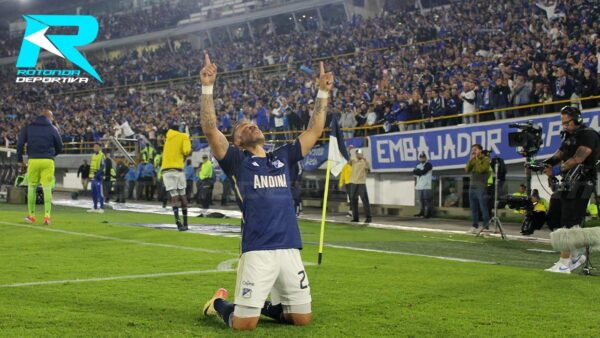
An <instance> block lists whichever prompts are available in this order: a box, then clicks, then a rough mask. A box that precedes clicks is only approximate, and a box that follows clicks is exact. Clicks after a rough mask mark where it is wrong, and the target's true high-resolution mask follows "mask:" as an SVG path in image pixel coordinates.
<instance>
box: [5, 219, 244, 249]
mask: <svg viewBox="0 0 600 338" xmlns="http://www.w3.org/2000/svg"><path fill="white" fill-rule="evenodd" d="M0 224H5V225H12V226H17V227H22V228H29V229H34V230H42V231H49V232H57V233H61V234H66V235H74V236H83V237H89V238H96V239H102V240H107V241H118V242H125V243H131V244H138V245H145V246H156V247H161V248H169V249H179V250H188V251H196V252H206V253H212V254H225V255H235V256H237V255H238V254H237V253H232V252H230V251H223V250H211V249H204V248H196V247H190V246H181V245H174V244H164V243H152V242H144V241H138V240H135V239H125V238H119V237H109V236H103V235H96V234H89V233H85V232H76V231H68V230H61V229H56V228H49V227H43V226H35V225H28V224H19V223H11V222H1V221H0Z"/></svg>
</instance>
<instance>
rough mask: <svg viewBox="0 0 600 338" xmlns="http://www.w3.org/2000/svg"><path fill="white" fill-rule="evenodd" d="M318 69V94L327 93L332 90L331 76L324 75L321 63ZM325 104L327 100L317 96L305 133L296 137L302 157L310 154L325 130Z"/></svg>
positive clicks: (329, 73) (329, 74)
mask: <svg viewBox="0 0 600 338" xmlns="http://www.w3.org/2000/svg"><path fill="white" fill-rule="evenodd" d="M320 68H321V72H320V75H319V92H322V91H323V92H327V93H329V92H330V91H331V88H333V74H332V73H331V72H328V73H325V67H324V66H323V62H321V63H320ZM327 103H328V99H327V98H319V97H318V96H317V98H316V100H315V110H314V112H313V114H312V116H311V117H310V121H309V122H308V127H307V128H306V131H304V132H303V133H302V134H300V136H299V137H298V139H299V140H300V145H301V147H302V156H306V155H307V154H308V153H309V152H310V150H311V149H312V147H313V146H314V145H315V144H316V143H317V141H318V140H319V137H321V134H323V129H324V128H325V119H326V116H327Z"/></svg>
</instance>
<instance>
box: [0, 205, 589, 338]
mask: <svg viewBox="0 0 600 338" xmlns="http://www.w3.org/2000/svg"><path fill="white" fill-rule="evenodd" d="M24 216H25V206H13V205H7V204H0V266H1V267H2V273H0V336H2V337H21V336H29V337H40V336H53V337H66V336H79V337H96V336H144V337H182V336H199V337H221V336H233V335H239V334H240V333H235V332H233V331H231V330H230V329H228V328H226V327H225V325H224V324H223V323H222V322H221V321H220V320H217V319H216V318H214V317H213V318H205V317H203V316H202V315H201V307H202V305H203V304H204V302H205V301H206V300H207V299H208V298H210V297H211V295H212V294H213V293H214V291H215V290H216V289H217V288H219V287H226V288H228V289H229V290H230V291H233V288H234V284H235V272H234V271H215V270H216V269H217V266H218V265H219V264H221V263H223V262H225V263H224V264H225V265H227V262H231V260H234V259H235V258H236V257H237V252H238V247H239V239H238V238H231V237H229V238H227V237H220V236H210V235H200V234H192V233H179V232H177V231H166V230H156V229H150V228H144V227H136V226H123V225H118V224H116V223H171V221H172V217H170V216H160V215H145V214H139V213H129V212H117V211H112V210H107V212H106V213H105V214H88V213H86V212H85V211H84V210H83V209H77V208H68V207H55V208H54V212H53V224H52V225H51V226H50V227H44V226H42V225H40V224H37V225H34V226H29V225H26V224H25V222H24V221H23V217H24ZM436 221H437V220H436ZM238 222H239V221H238V220H234V219H229V220H219V219H205V218H193V219H191V222H190V223H192V224H194V223H205V224H206V223H230V224H237V223H238ZM300 226H301V230H302V235H303V240H304V242H305V248H304V250H303V251H302V256H303V260H304V261H305V263H315V262H316V258H317V249H318V247H317V245H316V244H317V242H318V236H319V224H317V223H314V222H301V224H300ZM44 229H46V230H44ZM47 230H52V231H47ZM325 238H326V242H327V243H328V244H330V245H337V246H339V247H336V248H334V247H326V248H325V252H324V257H323V264H322V265H321V266H316V265H314V264H310V265H308V264H307V266H306V270H307V273H308V278H309V280H310V285H311V288H312V296H313V323H312V325H310V326H308V327H292V326H287V325H280V324H276V323H274V322H272V321H270V320H268V319H263V320H261V322H260V323H259V327H258V329H257V330H256V331H254V332H251V333H245V334H244V335H245V336H260V337H382V336H390V337H391V336H394V337H429V336H431V337H465V336H473V337H492V336H493V337H536V336H539V337H565V336H570V337H593V336H598V334H599V333H600V320H599V319H598V318H599V317H598V313H600V279H599V278H598V277H596V276H582V275H581V274H579V273H574V274H572V275H558V274H552V273H548V272H544V271H543V269H544V268H546V267H548V266H550V265H551V264H552V263H553V262H554V261H555V260H556V259H557V254H554V253H545V252H538V251H530V250H528V249H546V250H548V249H551V248H550V247H549V246H548V245H544V244H534V243H524V242H517V241H508V242H507V241H502V240H500V239H495V238H475V237H473V236H467V235H465V236H462V235H447V234H439V233H435V234H434V233H424V232H406V231H394V230H382V229H373V228H365V227H358V226H349V225H341V224H328V226H327V229H326V237H325ZM342 246H343V247H350V248H340V247H342ZM357 249H368V250H371V251H365V250H362V251H359V250H357ZM433 256H438V257H449V258H457V259H465V260H473V261H478V262H464V261H456V260H448V259H441V258H435V257H433ZM598 256H600V255H598ZM234 268H235V265H234ZM90 279H94V280H90ZM75 280H87V281H79V282H75ZM21 283H38V284H30V285H22V284H21Z"/></svg>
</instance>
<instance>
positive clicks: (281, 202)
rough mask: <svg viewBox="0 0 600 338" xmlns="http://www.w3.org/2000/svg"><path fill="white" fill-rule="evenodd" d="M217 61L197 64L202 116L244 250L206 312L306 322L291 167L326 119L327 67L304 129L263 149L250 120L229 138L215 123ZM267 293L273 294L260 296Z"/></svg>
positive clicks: (231, 319)
mask: <svg viewBox="0 0 600 338" xmlns="http://www.w3.org/2000/svg"><path fill="white" fill-rule="evenodd" d="M216 75H217V66H216V65H215V64H212V63H211V61H210V58H209V57H208V54H206V55H205V56H204V68H203V69H202V70H201V72H200V81H201V82H202V96H201V101H202V105H201V113H200V123H201V125H202V131H203V132H204V135H206V138H207V139H208V143H209V145H210V148H211V150H212V153H213V156H214V157H215V159H216V160H217V161H218V162H219V165H220V166H221V168H222V169H223V171H224V172H225V173H226V174H227V176H228V177H229V178H230V179H231V181H232V182H233V184H234V191H235V192H236V200H237V203H238V205H239V207H240V209H241V210H242V215H243V217H242V245H241V251H242V255H241V257H240V261H239V266H238V276H237V282H236V290H235V300H234V302H233V303H230V302H228V301H227V300H226V298H227V296H228V292H227V290H225V289H219V290H217V292H216V293H215V295H214V296H213V298H212V299H210V300H209V301H208V302H207V303H206V304H205V305H204V314H205V315H207V316H208V315H217V314H218V315H219V316H220V317H221V319H223V321H224V322H225V324H227V325H228V326H229V327H232V328H234V329H237V330H253V329H255V328H256V326H257V324H258V319H259V317H260V315H261V314H263V315H266V316H268V317H270V318H273V319H275V320H276V321H279V322H282V323H291V324H294V325H308V324H309V323H310V320H311V296H310V286H309V283H308V278H307V276H306V272H305V270H304V266H303V264H302V259H301V257H300V249H302V241H301V239H300V230H299V228H298V222H297V220H296V215H295V212H294V200H293V198H292V193H291V184H292V182H291V180H290V168H291V167H292V166H294V165H296V163H297V162H298V161H300V160H301V159H302V158H303V157H304V156H306V154H308V153H309V151H310V149H311V148H312V147H313V146H314V145H315V143H316V142H317V140H318V139H319V137H320V136H321V134H322V133H323V129H324V126H325V116H326V107H327V101H328V97H329V92H330V91H331V89H332V87H333V74H332V73H330V72H329V73H325V70H324V67H323V63H322V62H321V64H320V78H319V92H318V95H317V99H316V104H315V109H314V113H313V115H312V117H311V119H310V122H309V124H308V127H307V129H306V131H304V132H303V133H302V134H301V135H300V136H299V137H298V138H297V139H296V140H295V141H294V142H293V143H289V144H285V145H283V146H282V147H280V148H278V149H275V150H273V151H272V152H268V153H267V152H266V151H265V149H264V143H265V137H264V135H263V133H262V132H261V130H260V129H259V128H258V127H257V125H256V124H254V123H253V122H250V121H241V122H238V123H237V124H236V126H235V127H234V128H233V135H232V141H233V144H232V145H230V144H229V142H228V141H227V139H226V138H225V136H224V135H223V134H222V133H221V132H220V131H219V129H218V128H217V117H216V114H215V106H214V102H213V95H212V92H213V84H214V82H215V79H216ZM269 293H270V294H271V301H266V299H267V297H268V295H269Z"/></svg>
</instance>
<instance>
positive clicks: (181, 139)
mask: <svg viewBox="0 0 600 338" xmlns="http://www.w3.org/2000/svg"><path fill="white" fill-rule="evenodd" d="M166 138H167V140H166V141H165V145H164V147H163V153H162V165H161V171H162V179H163V183H164V185H165V190H166V191H167V192H168V193H169V194H170V195H171V203H172V205H173V214H174V215H175V224H176V225H177V230H179V231H186V230H187V229H188V219H187V204H188V202H187V198H186V194H185V186H186V179H185V174H184V173H183V167H184V161H185V158H186V157H188V156H189V155H190V153H191V152H192V142H191V141H190V138H189V136H187V134H184V133H181V132H179V130H178V128H177V127H176V126H169V130H168V131H167V137H166ZM179 206H181V214H182V215H183V224H181V221H180V219H179Z"/></svg>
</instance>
